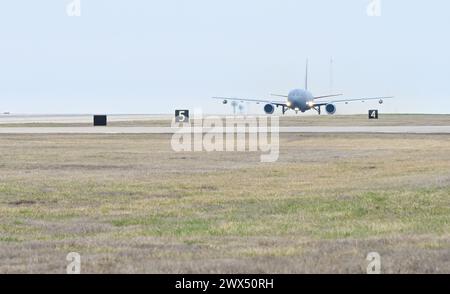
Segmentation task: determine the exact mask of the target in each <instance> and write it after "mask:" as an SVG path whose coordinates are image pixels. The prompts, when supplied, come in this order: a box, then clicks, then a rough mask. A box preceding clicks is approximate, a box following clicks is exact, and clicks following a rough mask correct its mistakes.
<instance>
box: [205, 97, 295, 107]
mask: <svg viewBox="0 0 450 294" xmlns="http://www.w3.org/2000/svg"><path fill="white" fill-rule="evenodd" d="M212 98H213V99H217V100H222V101H223V102H224V104H227V103H228V101H238V102H255V103H258V104H259V103H267V104H273V105H276V106H285V107H287V104H286V102H285V101H273V100H263V99H242V98H230V97H212Z"/></svg>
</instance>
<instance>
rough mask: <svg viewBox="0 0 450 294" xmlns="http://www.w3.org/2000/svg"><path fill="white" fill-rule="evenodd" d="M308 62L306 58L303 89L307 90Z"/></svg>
mask: <svg viewBox="0 0 450 294" xmlns="http://www.w3.org/2000/svg"><path fill="white" fill-rule="evenodd" d="M308 63H309V60H308V59H306V74H305V90H306V91H308Z"/></svg>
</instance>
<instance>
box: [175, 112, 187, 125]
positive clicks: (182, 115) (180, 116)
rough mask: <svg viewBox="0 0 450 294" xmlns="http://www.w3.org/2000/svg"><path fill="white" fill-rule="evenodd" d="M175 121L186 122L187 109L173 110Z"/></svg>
mask: <svg viewBox="0 0 450 294" xmlns="http://www.w3.org/2000/svg"><path fill="white" fill-rule="evenodd" d="M175 121H176V122H181V123H188V122H189V110H175Z"/></svg>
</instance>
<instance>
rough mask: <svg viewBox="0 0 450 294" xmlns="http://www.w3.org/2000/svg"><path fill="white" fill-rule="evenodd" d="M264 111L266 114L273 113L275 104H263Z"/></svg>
mask: <svg viewBox="0 0 450 294" xmlns="http://www.w3.org/2000/svg"><path fill="white" fill-rule="evenodd" d="M264 112H265V113H267V114H273V113H274V112H275V106H273V105H272V104H267V105H266V106H264Z"/></svg>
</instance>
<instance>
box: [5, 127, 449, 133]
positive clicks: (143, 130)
mask: <svg viewBox="0 0 450 294" xmlns="http://www.w3.org/2000/svg"><path fill="white" fill-rule="evenodd" d="M192 130H193V132H196V133H199V132H204V133H206V132H208V133H211V132H210V131H209V130H207V129H205V130H200V129H192ZM190 131H191V129H183V130H181V132H190ZM256 131H257V130H250V131H247V132H251V133H254V132H256ZM259 131H260V132H265V131H266V130H264V129H262V130H259ZM268 131H269V132H270V129H269V130H268ZM176 132H180V129H177V128H171V127H5V128H0V134H174V133H176ZM225 132H227V133H228V132H234V130H232V129H227V130H225ZM238 132H240V131H238ZM279 132H280V133H382V134H383V133H384V134H450V126H372V127H370V126H369V127H351V126H349V127H329V126H323V127H280V128H279ZM213 133H214V132H213Z"/></svg>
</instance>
